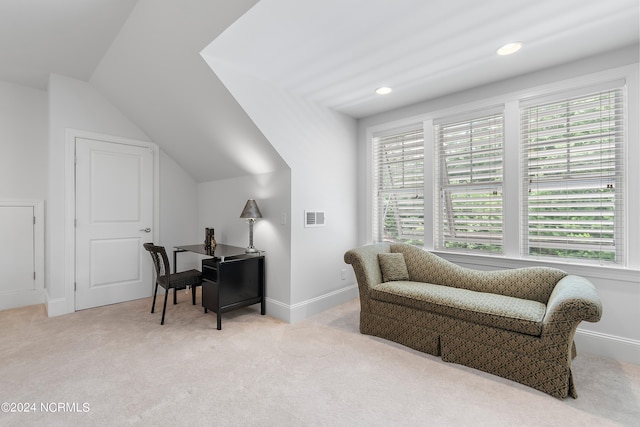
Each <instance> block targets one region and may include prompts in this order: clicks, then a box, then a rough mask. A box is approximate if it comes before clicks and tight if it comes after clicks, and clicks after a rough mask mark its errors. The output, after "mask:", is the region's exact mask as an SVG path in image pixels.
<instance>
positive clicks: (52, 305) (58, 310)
mask: <svg viewBox="0 0 640 427" xmlns="http://www.w3.org/2000/svg"><path fill="white" fill-rule="evenodd" d="M45 305H46V307H47V316H49V317H55V316H61V315H63V314H68V313H69V309H68V308H67V300H66V299H64V298H52V299H49V298H47V301H46V304H45Z"/></svg>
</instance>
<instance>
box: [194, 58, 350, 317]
mask: <svg viewBox="0 0 640 427" xmlns="http://www.w3.org/2000/svg"><path fill="white" fill-rule="evenodd" d="M205 59H206V60H207V62H208V63H209V65H210V66H211V67H212V69H213V70H214V72H215V73H216V74H217V75H218V77H219V78H220V80H221V81H222V82H223V83H224V84H225V86H227V88H228V89H229V91H230V92H231V93H232V94H233V96H234V97H235V98H236V100H237V101H238V102H239V104H240V105H241V106H242V108H243V109H244V110H245V111H246V112H247V114H248V115H249V117H251V119H252V120H253V121H254V122H255V123H256V125H257V126H258V128H259V129H260V130H261V131H262V133H263V134H264V135H265V136H266V137H267V139H268V140H269V142H270V143H271V144H272V145H273V146H274V148H275V149H276V150H277V151H278V153H279V154H280V156H281V157H282V158H283V159H284V160H285V162H286V163H287V164H288V165H289V167H290V168H291V218H290V223H291V300H290V306H289V307H288V310H289V316H288V318H285V320H288V321H291V322H295V321H298V320H300V319H304V318H306V317H308V316H310V315H312V314H315V313H317V312H319V311H322V310H323V309H326V308H329V307H331V306H333V305H335V304H338V303H341V302H344V301H347V300H349V299H351V298H353V297H355V296H356V294H357V292H356V291H357V290H356V288H355V285H354V283H355V279H354V277H353V274H352V272H351V270H350V269H347V268H346V267H347V266H346V265H345V264H344V261H343V255H344V252H345V251H346V250H348V249H350V248H352V247H354V246H355V244H356V242H357V212H356V207H357V205H356V191H357V189H356V169H355V168H354V165H356V164H357V159H356V122H355V120H354V119H352V118H349V117H347V116H345V115H342V114H339V113H336V112H335V111H332V110H330V109H327V108H324V107H322V106H320V105H318V104H315V103H312V102H309V101H307V100H305V99H302V98H300V97H297V96H295V95H293V94H291V93H288V92H286V91H284V90H281V89H279V88H276V87H272V86H269V85H268V84H267V83H265V82H263V81H260V80H258V79H256V78H253V77H251V76H248V75H246V74H243V73H242V72H239V71H238V70H234V69H232V68H229V67H228V66H227V65H226V64H224V63H223V62H222V61H216V59H215V58H211V57H205ZM305 210H321V211H325V212H326V226H325V227H318V228H305V227H304V211H305ZM343 269H344V270H345V274H346V276H345V279H344V280H343V279H341V270H343Z"/></svg>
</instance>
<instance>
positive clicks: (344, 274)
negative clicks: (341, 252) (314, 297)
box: [340, 268, 347, 280]
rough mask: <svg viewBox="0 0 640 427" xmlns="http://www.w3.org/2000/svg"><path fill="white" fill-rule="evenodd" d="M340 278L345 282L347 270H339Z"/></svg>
mask: <svg viewBox="0 0 640 427" xmlns="http://www.w3.org/2000/svg"><path fill="white" fill-rule="evenodd" d="M340 278H341V279H342V280H347V270H345V269H344V268H343V269H342V270H340Z"/></svg>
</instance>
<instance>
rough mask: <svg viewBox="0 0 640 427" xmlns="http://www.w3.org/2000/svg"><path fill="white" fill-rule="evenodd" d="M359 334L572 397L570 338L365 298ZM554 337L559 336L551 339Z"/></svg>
mask: <svg viewBox="0 0 640 427" xmlns="http://www.w3.org/2000/svg"><path fill="white" fill-rule="evenodd" d="M368 302H369V304H368V307H369V310H365V309H363V310H361V312H360V332H361V333H363V334H367V335H373V336H377V337H380V338H384V339H387V340H390V341H393V342H397V343H399V344H402V345H405V346H407V347H410V348H413V349H415V350H418V351H421V352H424V353H428V354H431V355H434V356H441V357H442V360H443V361H445V362H452V363H457V364H460V365H464V366H468V367H471V368H474V369H478V370H481V371H484V372H488V373H490V374H494V375H497V376H500V377H503V378H506V379H509V380H512V381H516V382H518V383H521V384H524V385H527V386H529V387H532V388H534V389H536V390H540V391H542V392H544V393H547V394H550V395H551V396H554V397H557V398H559V399H563V398H565V397H567V396H568V395H570V396H572V397H574V398H575V397H577V393H576V390H575V387H574V384H573V378H572V374H571V360H572V358H573V357H574V356H575V347H574V346H573V339H571V342H569V343H566V342H563V341H550V340H542V339H541V338H540V337H534V336H530V335H526V334H519V333H515V332H511V331H505V330H501V329H496V328H492V327H489V326H483V325H476V324H473V323H469V322H466V321H463V320H459V319H453V318H450V317H447V316H443V315H438V314H433V313H428V312H421V311H419V310H415V309H411V308H408V307H404V306H400V305H396V304H390V303H387V302H383V301H377V300H369V301H368ZM556 338H558V337H556Z"/></svg>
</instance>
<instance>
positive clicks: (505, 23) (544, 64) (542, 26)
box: [203, 0, 640, 118]
mask: <svg viewBox="0 0 640 427" xmlns="http://www.w3.org/2000/svg"><path fill="white" fill-rule="evenodd" d="M639 6H640V2H638V0H606V1H603V0H517V1H514V0H482V1H478V0H447V1H425V0H393V1H391V0H323V1H318V2H301V1H299V0H262V1H260V2H259V3H258V4H257V5H256V6H255V7H254V8H252V9H251V10H250V11H249V12H247V13H246V14H245V15H244V16H243V17H242V18H240V19H239V20H238V21H237V22H236V23H234V24H233V25H232V26H231V27H230V28H229V29H228V30H227V31H225V33H223V34H222V35H221V36H220V37H219V38H218V39H216V40H215V41H214V42H213V43H211V45H210V46H209V47H208V48H207V49H205V52H203V54H205V55H210V56H212V57H215V58H216V60H218V61H221V60H223V61H225V62H226V63H227V65H230V66H233V67H235V69H237V70H239V71H242V72H244V73H249V74H252V75H254V76H255V77H257V78H260V79H262V80H265V81H268V82H270V83H271V84H274V85H277V86H279V87H281V88H283V89H285V90H287V91H290V92H293V93H296V94H298V95H300V96H302V97H304V98H307V99H310V100H313V101H315V102H317V103H319V104H322V105H325V106H327V107H330V108H332V109H334V110H337V111H340V112H343V113H345V114H347V115H350V116H353V117H356V118H362V117H367V116H370V115H373V114H376V113H380V112H383V111H388V110H390V109H393V108H398V107H402V106H406V105H410V104H413V103H416V102H419V101H424V100H428V99H433V98H436V97H439V96H443V95H447V94H451V93H455V92H458V91H462V90H465V89H469V88H473V87H477V86H481V85H484V84H488V83H493V82H496V81H499V80H501V79H507V78H510V77H515V76H518V75H521V74H525V73H528V72H532V71H536V70H540V69H544V68H548V67H552V66H555V65H558V64H563V63H567V62H571V61H575V60H578V59H582V58H585V57H589V56H593V55H596V54H599V53H603V52H607V51H608V50H612V49H617V48H620V47H623V46H630V45H633V44H637V43H638V38H639V21H640V16H639ZM513 41H520V42H522V43H524V46H523V48H522V49H521V50H520V51H519V52H518V53H516V54H514V55H512V56H506V57H504V56H499V55H497V54H496V50H497V49H498V48H499V47H500V46H502V45H503V44H505V43H508V42H513ZM380 86H388V87H391V88H393V92H392V93H391V94H389V95H385V96H379V95H376V94H375V92H374V91H375V89H376V88H378V87H380Z"/></svg>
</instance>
